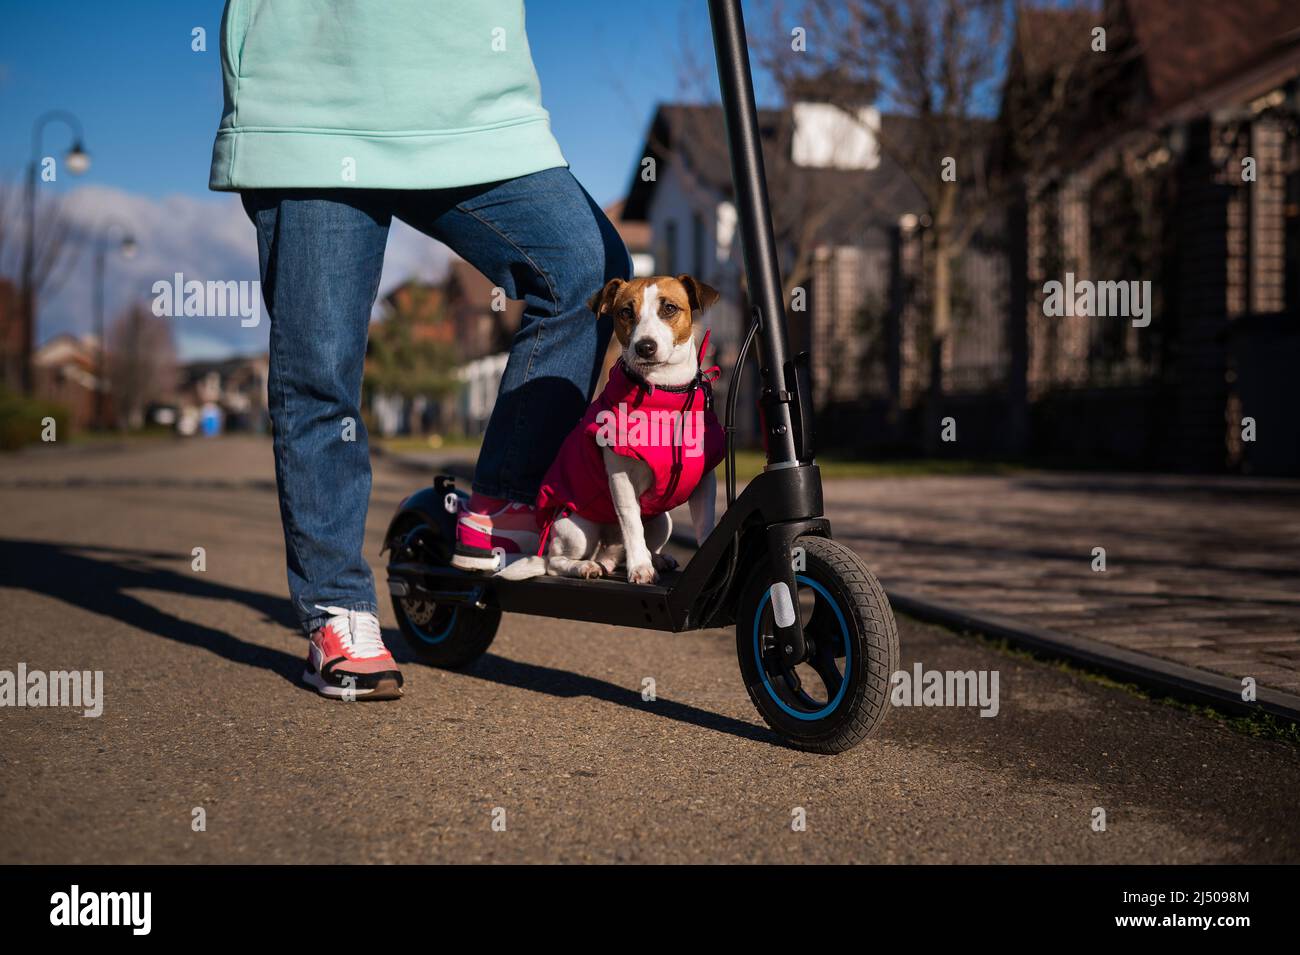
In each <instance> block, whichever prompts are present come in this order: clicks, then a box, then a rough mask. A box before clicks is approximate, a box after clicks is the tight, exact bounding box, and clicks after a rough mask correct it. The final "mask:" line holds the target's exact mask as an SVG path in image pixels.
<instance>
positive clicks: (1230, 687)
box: [883, 584, 1300, 723]
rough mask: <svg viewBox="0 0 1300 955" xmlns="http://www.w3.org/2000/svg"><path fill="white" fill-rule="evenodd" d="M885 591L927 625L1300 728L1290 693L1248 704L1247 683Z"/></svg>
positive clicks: (1259, 691)
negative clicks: (992, 639)
mask: <svg viewBox="0 0 1300 955" xmlns="http://www.w3.org/2000/svg"><path fill="white" fill-rule="evenodd" d="M883 586H884V588H885V594H886V595H887V596H888V597H889V602H890V604H891V606H893V608H894V609H895V610H896V611H899V612H902V613H905V614H907V615H908V616H910V617H915V618H917V619H918V620H924V621H926V622H927V623H937V624H942V625H943V626H946V627H952V628H955V629H960V630H972V631H975V632H977V633H981V634H984V635H985V636H989V637H996V638H1001V639H1004V640H1006V641H1007V642H1008V643H1010V644H1012V645H1013V646H1016V647H1019V648H1021V649H1025V650H1032V651H1034V652H1036V653H1038V654H1040V655H1043V656H1050V657H1058V658H1061V659H1065V660H1069V661H1072V662H1077V663H1081V664H1083V665H1084V666H1086V667H1087V668H1088V669H1090V670H1096V671H1099V672H1102V673H1105V674H1106V675H1107V676H1111V677H1115V678H1117V679H1121V680H1123V681H1124V682H1126V683H1136V684H1137V685H1139V686H1142V687H1146V688H1150V689H1153V690H1156V691H1158V692H1160V693H1162V694H1164V695H1166V696H1171V697H1174V698H1175V699H1180V700H1185V701H1187V702H1190V703H1199V704H1202V705H1206V706H1213V707H1214V708H1215V709H1217V710H1223V711H1227V712H1230V713H1237V714H1242V715H1246V716H1258V715H1259V714H1260V713H1261V712H1262V713H1269V714H1271V715H1273V716H1276V717H1279V718H1281V719H1284V720H1288V721H1290V722H1293V723H1300V696H1296V695H1295V694H1293V693H1287V692H1286V691H1285V690H1275V689H1272V688H1270V687H1266V686H1262V685H1259V686H1257V687H1256V691H1255V692H1256V699H1255V702H1254V703H1247V702H1245V701H1244V700H1242V698H1241V681H1240V680H1236V679H1233V678H1232V677H1229V676H1223V675H1222V674H1219V673H1212V672H1210V671H1209V670H1200V669H1197V668H1196V667H1190V666H1187V665H1186V664H1182V663H1174V662H1173V661H1171V660H1162V659H1160V658H1159V657H1152V656H1148V655H1147V654H1145V653H1137V652H1135V651H1133V650H1125V649H1123V648H1122V647H1116V646H1111V645H1110V644H1107V643H1101V642H1100V641H1098V640H1090V639H1088V638H1087V637H1078V636H1074V635H1073V634H1068V633H1060V632H1059V631H1056V630H1048V629H1045V628H1040V627H1034V626H1032V625H1029V624H1025V623H1022V622H1020V621H1018V620H1012V619H1010V618H1008V617H1003V616H1000V615H998V614H992V613H985V612H983V611H972V610H966V609H964V608H961V607H954V606H952V605H950V604H944V603H941V602H939V601H935V600H930V599H929V598H925V597H918V596H916V595H915V594H909V593H907V592H906V591H903V590H899V589H897V588H895V587H890V586H889V585H888V584H884V585H883Z"/></svg>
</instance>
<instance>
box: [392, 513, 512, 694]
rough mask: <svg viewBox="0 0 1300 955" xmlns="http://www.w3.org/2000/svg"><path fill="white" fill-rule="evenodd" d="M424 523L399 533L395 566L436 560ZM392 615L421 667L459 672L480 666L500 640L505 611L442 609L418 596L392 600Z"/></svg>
mask: <svg viewBox="0 0 1300 955" xmlns="http://www.w3.org/2000/svg"><path fill="white" fill-rule="evenodd" d="M431 533H432V532H431V531H430V530H429V527H428V526H427V525H425V524H423V523H420V522H412V523H411V524H410V525H409V526H407V527H404V528H401V529H400V532H399V534H397V535H394V536H395V537H396V538H397V539H396V540H394V542H393V544H392V548H393V559H394V560H403V561H405V560H414V561H428V560H434V559H437V558H436V550H435V547H434V546H433V545H432V544H431V542H430V541H429V540H428V539H427V536H426V535H430V534H431ZM393 614H394V615H395V616H396V617H397V626H398V627H399V628H400V629H401V631H402V636H403V638H405V640H406V646H407V647H408V648H409V649H410V651H411V653H413V654H414V655H415V656H416V657H418V658H419V659H420V660H421V661H422V662H424V663H427V664H429V665H430V666H435V667H440V668H442V669H445V670H455V669H458V668H460V667H463V666H467V665H468V664H470V663H472V662H473V661H475V660H477V659H478V658H479V657H481V656H482V655H483V654H484V653H486V652H487V648H488V647H489V646H491V644H492V640H493V638H494V637H496V635H497V627H498V626H500V624H501V611H500V610H496V609H493V608H490V607H484V608H478V607H471V606H466V605H446V604H438V603H435V602H434V601H432V600H426V599H423V598H421V597H419V596H418V595H408V596H404V597H399V596H397V595H396V594H394V595H393Z"/></svg>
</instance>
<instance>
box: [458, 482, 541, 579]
mask: <svg viewBox="0 0 1300 955" xmlns="http://www.w3.org/2000/svg"><path fill="white" fill-rule="evenodd" d="M540 536H541V531H540V529H539V528H538V526H537V511H536V510H535V509H534V508H533V506H532V505H531V504H520V503H519V502H517V501H505V500H502V499H501V498H496V497H488V496H486V495H484V494H474V495H472V496H471V497H470V499H469V504H468V505H467V506H466V507H464V508H462V509H461V512H460V519H459V520H457V521H456V551H455V553H453V554H452V556H451V566H453V567H459V568H460V569H461V570H492V571H495V570H501V569H502V568H503V567H505V566H506V564H508V563H510V562H511V561H512V560H515V559H517V558H519V557H528V556H531V555H533V554H536V553H537V545H538V542H539V538H540Z"/></svg>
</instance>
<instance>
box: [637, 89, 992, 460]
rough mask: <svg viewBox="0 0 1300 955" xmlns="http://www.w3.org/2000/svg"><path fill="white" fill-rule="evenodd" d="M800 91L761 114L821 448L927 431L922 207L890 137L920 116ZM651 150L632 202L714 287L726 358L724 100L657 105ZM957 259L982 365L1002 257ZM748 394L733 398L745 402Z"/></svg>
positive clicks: (954, 357) (731, 273)
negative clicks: (922, 419) (922, 426)
mask: <svg viewBox="0 0 1300 955" xmlns="http://www.w3.org/2000/svg"><path fill="white" fill-rule="evenodd" d="M797 92H798V93H799V94H800V95H799V96H798V97H796V98H795V100H794V102H793V103H792V104H791V105H790V106H788V107H787V108H784V109H762V110H759V114H758V119H759V127H760V136H761V138H762V140H763V145H764V164H765V166H766V171H767V179H768V188H769V192H770V196H771V205H772V213H773V220H774V231H775V234H776V238H777V244H778V248H779V253H780V256H781V265H782V275H783V279H784V281H785V285H786V288H785V291H786V295H787V317H788V319H789V335H790V343H791V348H792V350H793V351H794V352H796V353H797V352H800V351H806V352H808V353H809V360H810V369H811V379H812V391H813V404H814V409H815V411H816V414H817V437H818V443H819V445H820V446H822V447H828V446H838V447H847V448H851V449H854V450H865V449H867V448H878V447H882V446H896V445H899V444H900V443H902V442H903V441H905V440H906V436H907V435H908V434H911V433H915V432H916V431H917V430H918V429H917V428H916V426H915V423H914V420H913V419H915V417H916V416H917V414H919V409H920V406H921V403H922V398H923V395H924V391H925V385H926V381H927V379H928V365H927V358H926V355H925V353H924V345H925V341H924V334H923V328H924V326H925V323H926V315H925V312H924V309H923V307H922V306H923V296H922V294H921V292H922V285H923V282H922V269H923V258H922V248H923V245H924V241H923V234H924V230H925V228H926V226H927V224H928V220H927V218H926V217H925V215H924V213H925V204H924V202H923V200H922V197H921V195H920V194H919V192H918V190H917V189H916V187H915V185H914V184H913V182H912V181H911V179H910V178H909V176H908V175H907V174H906V172H905V171H904V170H903V169H902V168H901V167H900V166H899V165H898V163H897V162H895V161H894V159H893V158H891V156H890V155H889V154H888V153H887V152H886V151H885V150H884V149H882V147H881V142H882V141H885V140H887V141H894V142H897V141H904V140H906V138H907V137H908V136H910V135H913V130H912V128H911V127H910V120H908V119H907V118H906V117H901V116H895V115H889V114H881V113H880V112H879V111H878V110H877V109H875V108H874V107H871V106H867V105H863V106H861V107H857V108H856V111H855V112H854V113H850V112H848V111H847V110H846V108H845V107H844V106H843V105H840V104H836V103H832V102H831V101H830V97H829V96H826V95H822V94H821V93H819V91H818V84H817V83H811V82H810V83H808V84H806V86H805V87H804V88H803V89H801V90H799V91H797ZM643 155H644V157H645V158H644V159H643V160H642V161H641V163H639V164H638V168H637V170H636V173H635V174H634V177H633V181H632V185H631V187H630V189H629V191H628V196H627V201H626V204H625V206H624V208H623V216H624V218H625V219H627V220H633V221H643V222H645V223H646V224H648V225H649V227H650V233H651V236H652V249H653V253H654V258H655V268H656V271H659V272H664V273H668V274H677V273H679V272H689V273H691V274H693V275H695V276H697V277H699V278H701V279H703V280H704V281H706V282H708V283H709V284H710V285H712V286H714V287H715V288H716V289H718V291H719V292H720V293H721V295H722V301H721V302H720V303H719V304H718V305H716V306H715V307H714V308H713V309H712V310H711V311H710V313H709V314H708V316H707V325H708V326H709V328H710V329H711V330H712V338H711V341H712V342H713V344H714V345H715V346H716V348H717V353H716V354H717V359H718V360H719V362H720V363H721V364H722V365H723V367H724V368H728V369H729V368H730V367H731V364H732V362H733V361H734V359H735V357H736V355H737V353H738V350H739V347H740V344H741V341H742V340H743V337H744V333H745V331H746V329H747V327H748V322H749V317H748V305H747V304H746V297H745V291H744V285H743V275H744V273H743V268H742V264H743V263H742V252H741V248H740V242H739V236H738V234H737V225H738V219H737V211H736V207H735V205H734V202H733V197H732V188H731V171H730V161H729V157H728V154H727V146H726V139H725V126H724V122H723V117H722V113H721V109H720V107H717V106H712V105H675V104H668V105H663V106H660V107H659V109H658V110H657V111H656V112H655V115H654V118H653V119H652V121H651V123H650V129H649V131H648V133H647V136H646V141H645V144H644V146H643ZM958 269H959V272H961V274H963V275H965V276H967V277H968V278H969V281H968V282H967V283H966V286H965V289H966V291H967V293H968V294H967V295H966V296H965V297H964V298H962V299H961V301H960V303H959V306H960V307H959V311H960V312H961V314H960V321H961V325H962V327H963V328H965V329H966V330H967V331H968V335H967V336H966V338H965V339H964V340H965V341H969V342H977V343H981V345H982V346H984V347H983V351H977V354H976V355H975V356H974V357H976V358H980V357H982V356H983V352H985V351H987V352H991V353H993V354H992V357H991V358H987V359H985V364H986V365H987V364H996V361H997V360H998V358H999V355H1000V350H1001V348H1002V345H1001V342H1002V340H1003V338H1004V334H1003V330H1004V326H1005V324H1006V310H1005V304H1004V303H1003V302H1002V300H1001V296H1002V294H1003V289H1004V288H1005V257H1004V256H1003V255H1002V252H1001V250H1000V249H998V248H986V247H985V245H984V244H983V243H976V244H975V245H974V246H973V247H972V249H971V250H970V252H969V253H968V254H967V255H965V256H963V258H962V261H961V262H960V263H959V264H958ZM990 342H991V343H992V344H991V345H990V344H989V343H990ZM971 357H972V356H969V355H967V354H966V350H964V349H962V348H956V349H951V348H950V349H948V350H947V351H946V352H945V353H944V356H943V360H944V363H945V367H946V368H948V369H950V370H952V371H954V372H955V371H959V370H960V368H961V366H962V362H963V361H969V360H970V359H971ZM982 368H983V366H981V369H982ZM958 377H960V376H958ZM980 383H981V385H987V384H989V383H988V382H984V381H983V380H982V379H981V382H980ZM745 387H746V388H747V389H749V388H752V387H753V382H752V380H747V381H746V384H745ZM752 397H753V396H752V394H747V395H743V396H741V399H740V401H739V405H740V406H741V407H745V408H747V409H748V408H752V407H753V404H754V402H753V400H752ZM739 425H740V428H739V430H740V433H741V435H742V438H743V437H746V436H748V437H750V438H752V437H753V436H754V435H755V433H756V429H755V426H754V425H755V419H754V418H753V417H752V416H751V415H750V414H748V413H746V418H745V420H744V421H742V422H739Z"/></svg>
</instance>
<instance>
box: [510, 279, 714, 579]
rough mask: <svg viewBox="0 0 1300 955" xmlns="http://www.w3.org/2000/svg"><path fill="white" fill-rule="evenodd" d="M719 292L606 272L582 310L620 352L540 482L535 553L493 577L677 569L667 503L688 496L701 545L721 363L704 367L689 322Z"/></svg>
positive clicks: (638, 575) (709, 498) (709, 522)
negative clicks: (602, 324) (609, 321)
mask: <svg viewBox="0 0 1300 955" xmlns="http://www.w3.org/2000/svg"><path fill="white" fill-rule="evenodd" d="M717 300H718V293H717V292H716V291H715V290H714V289H713V288H711V287H709V286H708V285H706V284H704V283H703V282H701V281H699V280H697V279H695V278H693V277H692V276H690V275H678V276H675V277H674V276H666V275H657V276H652V277H649V278H639V279H632V280H630V281H625V280H623V279H611V280H610V281H609V282H607V283H606V284H605V286H604V287H603V288H602V289H601V290H600V291H599V292H597V293H596V294H595V295H593V296H592V298H591V300H590V301H589V302H588V303H587V306H588V308H590V309H591V310H592V312H594V313H595V314H596V316H597V318H600V317H603V316H605V315H609V316H611V317H612V318H613V322H614V334H615V335H616V336H617V338H618V341H619V344H621V345H622V354H621V356H620V357H619V360H618V362H617V363H616V364H615V365H614V367H613V368H612V369H611V370H610V380H609V384H608V385H607V386H606V387H605V389H604V391H602V392H601V394H600V395H599V396H598V397H597V399H596V400H595V401H594V402H592V404H591V406H590V407H589V408H588V409H587V414H586V415H585V416H584V417H583V419H582V421H581V422H579V424H578V426H577V427H576V428H575V429H574V430H573V431H572V432H570V434H569V435H568V437H567V438H566V439H565V442H564V445H563V446H562V447H561V449H560V454H559V455H558V456H557V458H556V460H555V463H554V464H552V465H551V468H550V470H548V471H547V473H546V477H545V478H544V479H543V481H542V490H541V492H540V493H539V494H538V498H537V507H538V513H539V515H540V516H541V518H542V520H543V523H544V525H545V530H544V536H543V545H542V548H541V550H542V553H541V554H539V555H538V556H536V557H527V558H523V559H521V560H517V561H515V562H514V563H512V564H510V565H509V566H507V567H506V568H504V569H503V570H501V571H500V572H499V574H498V576H501V577H504V578H506V579H509V580H523V579H526V578H529V577H538V576H541V575H542V574H550V575H552V576H565V577H581V578H586V579H591V578H595V577H604V576H607V575H611V574H613V573H614V572H615V570H616V569H617V567H618V566H619V565H620V564H624V565H626V568H627V579H628V580H629V581H630V582H631V583H634V584H653V583H656V582H657V581H658V580H659V573H660V571H664V570H671V569H673V568H675V567H676V566H677V562H676V561H675V560H674V559H673V558H672V556H671V555H669V554H664V553H661V551H662V549H663V547H664V545H665V544H666V543H667V542H668V537H669V535H670V534H671V533H672V526H673V525H672V518H671V517H670V516H669V515H668V511H670V510H672V509H673V508H674V507H677V506H678V505H680V504H682V503H688V504H689V506H690V512H691V523H692V524H693V525H694V529H695V536H696V539H697V540H698V541H701V542H702V541H703V540H704V538H705V537H707V536H708V534H709V532H710V531H711V530H713V526H714V521H715V513H714V510H715V506H716V495H717V479H716V477H715V476H714V474H713V469H714V468H715V467H717V465H718V464H719V462H720V461H721V460H722V457H723V454H724V444H725V442H724V438H723V434H722V428H721V426H720V425H719V424H718V420H717V416H716V415H715V414H714V413H713V411H712V389H711V385H712V380H713V378H712V377H711V376H716V373H717V369H707V370H706V369H703V368H701V357H702V356H701V354H700V350H698V349H697V348H696V345H695V335H694V322H695V318H696V316H698V315H699V314H700V313H701V312H703V311H704V309H706V308H708V307H709V306H710V305H712V304H713V303H714V302H716V301H717ZM638 428H639V429H640V430H639V431H638V430H637V429H638Z"/></svg>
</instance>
